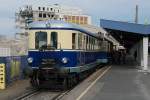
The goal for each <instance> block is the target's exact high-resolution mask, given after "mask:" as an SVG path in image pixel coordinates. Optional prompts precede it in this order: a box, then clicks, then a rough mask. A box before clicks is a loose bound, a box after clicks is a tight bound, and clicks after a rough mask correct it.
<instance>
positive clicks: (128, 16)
mask: <svg viewBox="0 0 150 100" xmlns="http://www.w3.org/2000/svg"><path fill="white" fill-rule="evenodd" d="M0 2H1V3H0V30H1V31H0V35H6V36H9V37H11V36H14V34H15V32H16V30H15V12H16V11H17V10H18V9H19V7H22V6H23V5H27V4H29V5H53V4H56V3H57V4H60V5H65V6H73V7H78V8H81V9H82V10H83V12H84V13H85V14H88V15H90V16H91V17H92V24H93V25H97V26H99V24H100V19H109V20H117V21H124V22H134V16H135V5H136V4H138V5H139V23H141V24H143V23H145V20H147V22H148V23H150V12H149V10H150V0H0Z"/></svg>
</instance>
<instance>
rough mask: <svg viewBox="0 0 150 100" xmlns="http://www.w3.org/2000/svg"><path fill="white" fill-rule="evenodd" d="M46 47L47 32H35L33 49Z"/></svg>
mask: <svg viewBox="0 0 150 100" xmlns="http://www.w3.org/2000/svg"><path fill="white" fill-rule="evenodd" d="M45 45H47V32H41V31H40V32H36V33H35V48H36V49H39V48H41V47H42V46H45Z"/></svg>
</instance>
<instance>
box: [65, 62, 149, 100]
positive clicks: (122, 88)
mask: <svg viewBox="0 0 150 100" xmlns="http://www.w3.org/2000/svg"><path fill="white" fill-rule="evenodd" d="M110 67H111V68H110V69H109V70H108V71H107V72H106V73H105V74H104V75H103V76H102V77H101V78H100V79H98V80H97V81H96V82H95V83H94V85H93V86H91V87H90V85H91V84H93V82H91V81H86V82H83V83H84V84H83V85H82V84H81V85H80V86H77V87H76V88H75V89H74V90H72V91H71V92H70V94H69V95H68V96H65V97H64V98H63V100H150V73H146V72H142V71H140V70H139V69H136V66H133V65H111V66H110ZM95 80H96V79H95ZM83 87H84V89H83ZM87 88H88V89H87Z"/></svg>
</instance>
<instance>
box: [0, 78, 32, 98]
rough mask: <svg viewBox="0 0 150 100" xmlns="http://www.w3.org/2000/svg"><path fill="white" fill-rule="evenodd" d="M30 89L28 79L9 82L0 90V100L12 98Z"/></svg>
mask: <svg viewBox="0 0 150 100" xmlns="http://www.w3.org/2000/svg"><path fill="white" fill-rule="evenodd" d="M31 90H32V87H31V86H30V83H29V79H24V80H18V81H16V82H14V83H12V84H10V85H9V86H8V87H7V88H6V89H5V90H0V100H14V98H16V97H18V96H20V95H23V94H24V93H27V92H29V91H31Z"/></svg>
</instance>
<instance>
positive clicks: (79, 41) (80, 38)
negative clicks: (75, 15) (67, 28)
mask: <svg viewBox="0 0 150 100" xmlns="http://www.w3.org/2000/svg"><path fill="white" fill-rule="evenodd" d="M78 47H79V48H78V49H82V34H81V33H79V34H78Z"/></svg>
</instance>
